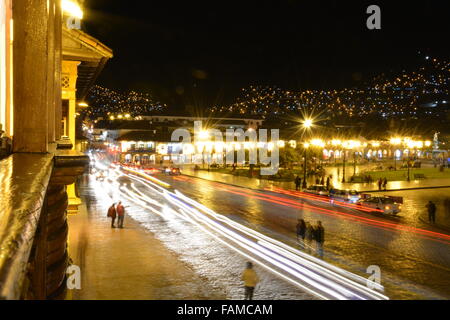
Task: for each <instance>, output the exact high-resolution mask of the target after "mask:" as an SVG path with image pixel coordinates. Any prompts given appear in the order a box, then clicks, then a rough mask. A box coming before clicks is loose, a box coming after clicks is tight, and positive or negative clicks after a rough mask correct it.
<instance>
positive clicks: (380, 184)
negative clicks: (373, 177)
mask: <svg viewBox="0 0 450 320" xmlns="http://www.w3.org/2000/svg"><path fill="white" fill-rule="evenodd" d="M382 185H383V180H382V179H381V178H380V179H378V190H380V191H381V187H382Z"/></svg>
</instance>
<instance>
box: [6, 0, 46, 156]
mask: <svg viewBox="0 0 450 320" xmlns="http://www.w3.org/2000/svg"><path fill="white" fill-rule="evenodd" d="M47 10H48V8H47V0H22V1H14V2H13V19H14V40H13V41H14V42H13V46H14V50H13V66H14V69H13V70H14V76H13V85H14V95H13V100H14V141H13V151H14V152H47V150H48V149H47V148H48V144H47V142H48V130H47V129H48V128H47V127H48V109H47V86H48V82H47V77H48V76H49V73H48V67H47V66H48V46H47V43H48V38H47V34H48V11H47ZM51 76H53V74H51Z"/></svg>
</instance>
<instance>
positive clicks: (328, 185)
mask: <svg viewBox="0 0 450 320" xmlns="http://www.w3.org/2000/svg"><path fill="white" fill-rule="evenodd" d="M327 190H330V177H328V178H327Z"/></svg>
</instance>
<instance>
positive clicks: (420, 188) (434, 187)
mask: <svg viewBox="0 0 450 320" xmlns="http://www.w3.org/2000/svg"><path fill="white" fill-rule="evenodd" d="M439 188H441V189H445V188H450V186H430V187H414V188H403V189H387V190H359V191H358V192H390V191H408V190H423V189H439Z"/></svg>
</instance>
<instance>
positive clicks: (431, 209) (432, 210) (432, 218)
mask: <svg viewBox="0 0 450 320" xmlns="http://www.w3.org/2000/svg"><path fill="white" fill-rule="evenodd" d="M425 207H426V208H427V209H428V221H429V222H432V223H435V222H436V205H435V204H434V203H433V202H432V201H431V200H430V201H428V203H427V205H426V206H425Z"/></svg>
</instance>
